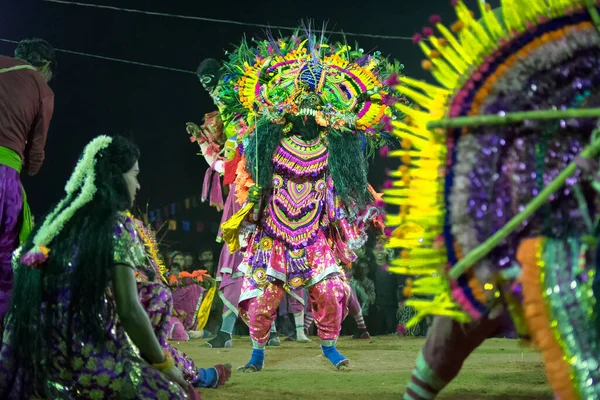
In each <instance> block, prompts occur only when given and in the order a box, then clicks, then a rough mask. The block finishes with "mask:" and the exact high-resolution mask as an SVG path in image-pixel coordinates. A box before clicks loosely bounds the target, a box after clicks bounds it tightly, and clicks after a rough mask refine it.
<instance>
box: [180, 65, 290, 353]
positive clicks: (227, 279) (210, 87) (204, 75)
mask: <svg viewBox="0 0 600 400" xmlns="http://www.w3.org/2000/svg"><path fill="white" fill-rule="evenodd" d="M197 74H198V77H199V79H200V82H201V83H202V86H203V87H204V89H205V90H206V91H207V92H208V93H209V94H210V96H211V97H212V98H213V99H215V96H218V93H219V87H218V86H219V79H220V78H221V76H222V75H223V73H222V71H221V64H220V63H219V62H218V61H217V60H213V59H210V58H209V59H206V60H204V61H203V62H202V63H201V64H200V66H199V67H198V70H197ZM215 103H216V104H217V105H220V103H219V102H218V101H215ZM230 127H231V128H232V127H233V125H230ZM231 128H230V129H229V130H228V131H229V135H230V136H231V135H235V131H232V129H231ZM187 131H188V133H189V134H190V135H191V139H192V141H193V142H196V143H198V146H199V147H200V151H201V152H202V155H203V156H204V159H205V160H206V162H207V163H208V169H207V170H206V174H205V176H204V183H203V187H202V200H203V201H206V200H209V201H210V204H211V205H212V206H214V207H216V208H217V209H219V210H222V211H223V216H222V218H221V223H223V222H225V221H227V220H228V219H229V218H230V217H231V216H232V215H234V214H235V213H237V212H238V211H239V210H240V208H241V207H240V205H239V204H238V203H237V202H236V201H235V184H234V182H233V181H234V179H235V172H236V168H237V163H238V162H239V160H240V154H239V151H237V147H238V146H237V143H236V140H235V137H230V138H229V139H228V138H227V136H226V133H225V132H224V127H223V122H222V120H221V116H220V115H219V112H218V111H214V112H211V113H208V114H206V115H205V116H204V123H203V124H202V125H201V126H200V127H198V126H197V125H196V124H194V123H188V124H187ZM220 175H223V184H224V185H225V186H226V187H227V188H228V193H227V198H226V200H225V203H224V204H223V195H222V189H221V181H220ZM217 241H218V242H222V241H223V239H222V237H221V230H220V229H219V234H218V236H217ZM242 261H243V254H242V252H240V251H236V252H233V254H232V253H231V252H230V251H229V248H228V246H227V244H223V248H222V249H221V254H220V256H219V266H218V268H217V282H219V297H220V298H221V301H223V314H222V322H221V327H220V329H219V332H218V334H217V337H215V338H214V339H212V340H209V341H208V342H206V344H205V345H206V346H207V347H211V348H223V347H225V348H230V347H232V344H233V341H232V339H231V335H232V333H233V329H234V327H235V322H236V321H237V318H238V315H239V311H238V303H239V299H240V292H241V290H242V279H243V275H244V274H243V273H242V272H241V271H238V269H237V268H238V266H239V265H240V264H241V263H242ZM268 344H269V345H270V346H279V345H280V341H279V337H278V336H277V329H276V328H275V323H274V322H273V325H272V326H271V334H270V337H269V341H268Z"/></svg>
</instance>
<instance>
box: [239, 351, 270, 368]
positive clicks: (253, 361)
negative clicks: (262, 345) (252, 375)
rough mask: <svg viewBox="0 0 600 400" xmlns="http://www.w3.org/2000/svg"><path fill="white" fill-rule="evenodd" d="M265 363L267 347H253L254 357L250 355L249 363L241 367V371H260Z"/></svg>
mask: <svg viewBox="0 0 600 400" xmlns="http://www.w3.org/2000/svg"><path fill="white" fill-rule="evenodd" d="M264 365H265V349H253V350H252V357H250V361H248V364H246V365H244V366H243V367H241V368H240V369H239V370H240V371H245V372H258V371H260V370H261V369H263V366H264Z"/></svg>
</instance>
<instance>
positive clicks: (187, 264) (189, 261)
mask: <svg viewBox="0 0 600 400" xmlns="http://www.w3.org/2000/svg"><path fill="white" fill-rule="evenodd" d="M183 260H184V261H183V269H184V270H185V271H188V272H194V271H195V270H196V269H197V268H195V265H194V261H195V260H194V256H193V255H192V253H185V255H184V256H183Z"/></svg>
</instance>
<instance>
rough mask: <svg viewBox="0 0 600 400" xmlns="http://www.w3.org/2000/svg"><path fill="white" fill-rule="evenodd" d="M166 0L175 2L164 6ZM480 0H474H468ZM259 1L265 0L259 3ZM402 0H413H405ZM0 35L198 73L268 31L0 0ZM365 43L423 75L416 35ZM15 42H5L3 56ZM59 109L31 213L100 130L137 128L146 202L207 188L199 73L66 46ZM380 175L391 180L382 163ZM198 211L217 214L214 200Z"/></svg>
mask: <svg viewBox="0 0 600 400" xmlns="http://www.w3.org/2000/svg"><path fill="white" fill-rule="evenodd" d="M80 1H81V2H86V3H95V4H103V5H111V6H119V7H124V8H135V9H142V10H148V11H158V12H165V13H170V14H183V15H194V16H202V17H212V18H222V19H230V20H236V21H244V22H255V23H270V24H273V25H284V26H295V25H297V23H298V21H299V20H300V19H302V18H313V19H314V20H315V21H316V23H317V25H320V24H321V22H322V21H327V20H328V21H329V26H328V28H329V29H332V30H345V31H352V32H365V33H375V34H382V35H399V36H412V34H413V33H414V32H416V31H419V30H420V29H421V28H422V27H423V26H425V24H427V19H428V17H429V16H430V15H431V14H434V13H436V14H440V15H442V17H443V19H444V20H445V21H454V19H455V18H454V15H453V11H452V7H451V6H450V0H421V1H410V2H409V1H406V0H403V1H400V0H395V1H390V0H385V1H384V0H376V1H357V0H346V1H344V2H340V1H332V0H321V1H309V0H304V1H289V2H282V1H254V2H250V1H240V0H229V1H227V2H210V5H208V4H207V3H209V2H207V1H169V2H166V1H156V0H144V1H139V0H138V1H124V0H121V1H117V0H112V1H111V0H93V1H86V0H80ZM167 3H169V4H167ZM471 3H474V1H472V2H469V4H471ZM259 4H260V5H259ZM401 4H405V5H401ZM0 19H1V23H0V38H4V39H11V40H20V39H23V38H28V37H41V38H44V39H46V40H48V41H49V42H50V43H51V44H52V45H53V46H55V47H57V48H63V49H68V50H74V51H80V52H86V53H93V54H99V55H104V56H111V57H116V58H122V59H129V60H135V61H140V62H145V63H150V64H158V65H164V66H169V67H174V68H181V69H186V70H190V71H193V70H195V68H196V66H197V65H198V63H199V61H200V60H201V59H203V58H207V57H212V58H222V55H223V50H224V49H228V48H231V44H232V43H238V42H239V40H240V38H241V37H242V35H243V34H244V33H246V35H247V36H248V37H252V36H257V37H262V29H261V28H252V27H243V26H236V25H227V24H217V23H209V22H201V21H191V20H182V19H174V18H165V17H159V16H148V15H137V14H131V13H126V12H119V11H113V10H101V9H94V8H87V7H79V6H74V5H63V4H54V3H46V2H42V1H38V0H2V1H0ZM355 40H357V41H358V42H359V44H360V46H361V47H362V48H364V49H365V50H366V51H369V50H373V49H379V50H380V51H382V53H383V54H389V55H391V56H392V57H394V58H397V59H399V60H400V61H401V62H403V63H404V64H405V66H406V69H405V72H406V73H407V74H408V75H411V76H415V77H419V78H427V75H426V74H425V73H423V71H421V69H420V61H421V59H422V58H423V57H422V53H421V52H420V50H419V49H418V47H417V46H415V45H413V44H412V42H411V41H399V40H385V39H371V38H355V37H348V41H349V42H350V43H351V44H352V43H354V41H355ZM13 50H14V45H12V44H7V43H0V54H5V55H12V52H13ZM52 87H53V89H54V91H55V96H56V103H55V114H54V118H53V121H52V125H51V128H50V133H49V139H48V144H47V147H46V161H45V164H44V166H43V168H42V171H41V173H40V174H39V175H38V176H36V177H34V178H27V179H26V180H25V185H26V189H27V192H28V197H29V199H30V205H31V207H32V210H33V212H34V214H36V215H41V214H45V213H46V212H47V211H48V208H49V207H50V206H51V205H52V204H54V203H56V202H57V201H58V200H59V199H60V198H61V197H62V195H63V191H62V188H63V186H64V183H65V181H66V179H67V178H68V176H69V174H70V173H71V170H72V168H73V166H74V164H75V161H76V159H77V156H78V154H79V153H80V151H81V150H82V149H83V147H84V146H85V144H86V143H87V142H88V141H89V140H90V139H92V138H93V137H94V136H96V135H99V134H124V135H131V136H132V137H133V138H134V139H135V141H136V142H137V143H138V144H139V146H140V148H141V150H142V159H141V161H140V166H141V170H142V173H141V176H140V181H141V185H142V191H141V193H140V194H139V197H138V199H139V200H140V203H142V204H144V203H145V202H146V200H150V204H151V206H152V207H158V206H159V205H160V204H161V203H163V202H164V203H170V202H172V201H175V200H182V199H183V198H185V197H187V196H190V195H193V194H199V193H200V191H201V185H202V178H203V176H204V171H205V168H206V164H205V162H204V160H203V159H202V158H200V157H198V156H196V150H197V147H196V146H195V145H192V144H190V142H189V141H188V137H187V134H186V132H185V123H186V122H188V121H195V122H198V123H200V122H201V120H202V117H203V115H204V114H205V113H207V112H210V111H212V110H213V109H214V108H215V107H214V106H213V105H212V102H211V101H210V99H209V97H208V95H207V94H206V93H205V92H204V91H203V90H202V88H201V86H200V84H199V82H198V80H197V78H196V77H195V76H194V75H191V74H185V73H178V72H172V71H162V70H157V69H152V68H147V67H141V66H134V65H128V64H121V63H117V62H112V61H105V60H98V59H94V58H88V57H83V56H78V55H70V54H65V53H59V72H58V77H57V79H56V80H55V82H53V83H52ZM374 163H375V164H376V165H374V167H373V168H372V173H371V176H372V177H373V181H374V184H381V182H382V181H383V178H382V175H383V166H382V165H387V166H389V165H390V161H386V160H384V161H381V160H375V162H374ZM201 212H202V213H203V214H202V216H203V217H204V216H205V217H206V218H207V219H208V220H218V218H219V217H218V214H217V213H216V212H215V211H213V210H212V209H211V208H210V207H208V206H205V207H202V208H201Z"/></svg>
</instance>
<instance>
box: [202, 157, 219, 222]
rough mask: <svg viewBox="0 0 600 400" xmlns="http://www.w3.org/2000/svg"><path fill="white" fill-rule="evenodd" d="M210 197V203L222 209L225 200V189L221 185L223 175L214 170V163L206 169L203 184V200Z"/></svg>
mask: <svg viewBox="0 0 600 400" xmlns="http://www.w3.org/2000/svg"><path fill="white" fill-rule="evenodd" d="M215 163H216V161H215ZM209 192H210V194H209ZM209 197H210V205H211V206H214V207H216V208H217V210H219V211H222V210H223V207H224V202H223V189H222V187H221V175H220V174H219V173H218V172H217V171H215V170H214V163H213V165H211V166H210V167H208V168H207V169H206V173H205V174H204V182H203V184H202V201H206V200H207V199H208V198H209Z"/></svg>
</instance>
